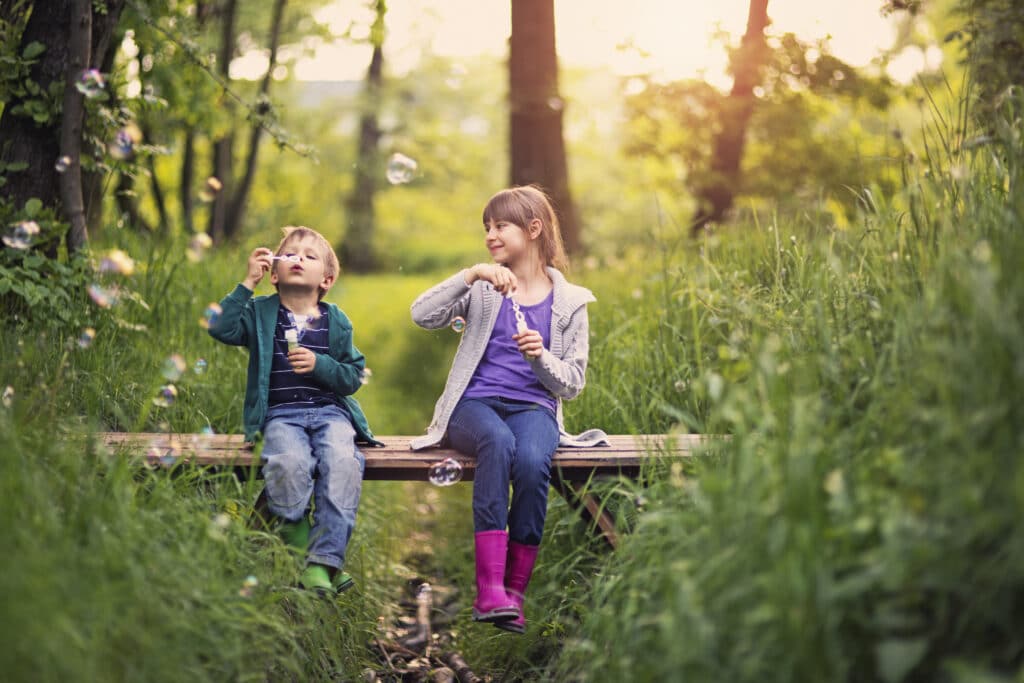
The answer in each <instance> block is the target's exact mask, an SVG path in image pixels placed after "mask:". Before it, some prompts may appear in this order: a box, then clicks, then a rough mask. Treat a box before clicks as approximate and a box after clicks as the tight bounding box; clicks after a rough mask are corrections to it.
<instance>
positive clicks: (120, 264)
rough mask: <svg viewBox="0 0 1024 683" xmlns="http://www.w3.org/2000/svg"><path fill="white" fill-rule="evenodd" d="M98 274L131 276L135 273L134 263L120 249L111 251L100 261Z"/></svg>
mask: <svg viewBox="0 0 1024 683" xmlns="http://www.w3.org/2000/svg"><path fill="white" fill-rule="evenodd" d="M100 272H101V273H118V274H120V275H131V274H133V273H134V272H135V261H134V260H132V257H131V256H129V255H128V254H126V253H125V252H123V251H121V250H120V249H111V250H110V251H108V252H107V253H106V254H105V255H104V256H103V259H102V260H101V261H100Z"/></svg>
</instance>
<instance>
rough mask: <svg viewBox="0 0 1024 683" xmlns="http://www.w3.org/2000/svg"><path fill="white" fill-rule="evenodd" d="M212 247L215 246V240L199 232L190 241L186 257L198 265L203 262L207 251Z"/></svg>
mask: <svg viewBox="0 0 1024 683" xmlns="http://www.w3.org/2000/svg"><path fill="white" fill-rule="evenodd" d="M211 246H213V239H212V238H211V237H210V236H209V235H207V234H206V233H205V232H197V233H196V234H194V235H192V239H190V240H189V241H188V249H187V250H186V251H185V255H186V256H188V260H189V261H191V262H193V263H196V262H198V261H201V260H202V258H203V255H204V254H206V250H207V249H209V248H210V247H211Z"/></svg>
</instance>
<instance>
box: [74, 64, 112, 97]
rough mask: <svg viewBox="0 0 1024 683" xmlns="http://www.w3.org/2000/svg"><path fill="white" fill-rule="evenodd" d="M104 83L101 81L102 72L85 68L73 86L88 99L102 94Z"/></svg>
mask: <svg viewBox="0 0 1024 683" xmlns="http://www.w3.org/2000/svg"><path fill="white" fill-rule="evenodd" d="M105 85H106V84H105V83H104V81H103V74H101V73H100V72H99V70H98V69H86V70H85V71H83V72H82V73H81V75H79V77H78V80H77V81H75V87H76V88H77V89H78V92H80V93H82V94H83V95H85V96H86V97H88V98H89V99H90V100H91V99H95V98H97V97H99V96H100V95H102V94H103V88H104V86H105Z"/></svg>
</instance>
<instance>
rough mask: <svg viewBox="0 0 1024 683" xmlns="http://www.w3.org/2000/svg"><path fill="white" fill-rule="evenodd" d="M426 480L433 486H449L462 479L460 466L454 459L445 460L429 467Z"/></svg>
mask: <svg viewBox="0 0 1024 683" xmlns="http://www.w3.org/2000/svg"><path fill="white" fill-rule="evenodd" d="M427 478H428V479H429V480H430V483H431V484H434V485H435V486H451V485H452V484H454V483H456V482H458V481H459V480H460V479H462V464H461V463H460V462H459V461H458V460H456V459H455V458H445V459H444V460H442V461H441V462H436V463H434V464H433V465H431V466H430V470H429V471H428V473H427Z"/></svg>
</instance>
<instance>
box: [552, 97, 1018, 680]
mask: <svg viewBox="0 0 1024 683" xmlns="http://www.w3.org/2000/svg"><path fill="white" fill-rule="evenodd" d="M1022 104H1024V99H1022V98H1021V97H1020V96H1019V94H1016V95H1014V94H1012V93H1011V96H1009V97H1007V98H1006V100H1005V101H1004V102H1003V120H1002V122H1001V123H1000V124H999V125H998V126H997V128H996V129H995V130H993V131H983V133H984V134H985V137H980V135H978V134H972V132H971V130H970V128H969V126H968V124H967V121H968V119H967V117H966V115H965V113H964V112H965V110H963V109H958V110H953V111H951V112H948V113H947V112H941V111H936V112H934V114H935V121H936V123H935V124H934V125H933V126H930V127H929V128H928V130H927V131H926V141H927V148H926V150H925V151H924V153H922V152H921V151H920V150H918V153H917V159H919V160H920V161H917V162H916V163H914V164H913V165H911V164H908V167H907V184H906V187H905V188H904V190H903V192H902V194H900V195H899V196H897V197H895V198H893V199H892V200H891V201H890V202H888V203H886V202H884V201H883V200H882V199H881V198H880V197H879V196H878V195H877V193H872V192H871V191H870V190H864V191H863V192H862V202H863V205H864V215H863V218H862V222H861V224H860V225H859V226H855V227H853V228H851V229H850V230H849V231H848V232H843V233H840V232H836V231H833V230H830V229H829V228H828V226H817V225H801V224H799V223H798V222H788V221H783V220H781V219H778V220H772V221H771V222H769V223H768V224H767V225H761V226H756V228H755V229H751V230H747V231H744V232H743V233H733V234H725V235H720V236H718V237H710V238H708V239H707V240H706V241H705V243H704V245H703V252H702V254H701V255H700V256H699V257H693V256H687V255H683V254H680V255H679V257H678V260H677V259H676V258H673V259H671V262H672V266H671V267H668V268H660V269H659V268H653V269H652V271H651V272H649V274H648V276H647V277H645V278H643V281H642V282H641V283H640V284H638V285H637V286H638V290H637V294H636V296H637V299H634V300H632V301H631V299H630V297H629V296H628V295H627V296H623V294H622V290H623V287H622V286H621V283H615V284H612V283H609V285H608V289H607V290H606V291H605V292H604V297H603V298H602V301H603V303H604V305H603V307H602V312H606V311H607V310H608V308H611V309H612V310H614V311H616V314H615V315H613V316H608V315H607V314H606V315H605V316H604V322H599V323H598V326H597V327H596V333H597V334H598V335H599V336H600V337H601V339H602V341H603V343H602V342H597V343H595V344H594V349H595V353H594V354H593V355H592V358H593V368H594V372H593V375H592V384H594V383H596V384H598V385H599V388H598V390H596V391H595V390H594V389H593V387H592V388H591V390H590V391H589V393H585V394H584V397H583V398H582V399H581V401H580V403H579V406H578V408H577V409H576V412H575V413H574V417H575V419H577V420H579V421H580V422H587V423H590V422H601V421H603V422H604V423H605V424H606V425H609V426H612V427H613V429H616V430H617V429H619V428H626V429H635V430H637V431H648V430H652V431H660V430H661V429H662V428H669V427H671V426H672V425H675V424H678V425H679V426H680V427H681V428H682V429H685V430H690V429H696V430H698V431H703V432H709V433H728V434H730V435H731V440H730V441H728V442H727V443H725V444H716V445H715V447H714V453H713V454H712V455H711V456H710V457H707V458H705V459H703V460H700V459H699V460H697V461H696V462H694V463H692V464H690V465H689V466H688V467H685V468H683V467H679V466H674V467H667V466H663V467H661V468H659V469H656V470H652V472H651V473H649V476H648V478H647V481H646V484H647V485H646V487H645V488H643V489H642V490H640V489H636V490H635V491H633V493H635V494H636V495H641V496H642V499H643V501H644V510H643V511H642V512H640V513H635V512H634V513H633V514H632V515H631V519H632V520H633V521H634V530H633V533H631V534H630V535H629V536H628V537H627V538H626V541H625V543H624V545H623V547H622V548H620V549H619V550H618V551H617V552H615V553H614V554H613V556H612V557H611V558H610V560H609V561H608V562H607V563H606V564H605V566H604V568H603V571H602V573H601V575H600V577H599V578H598V579H597V580H596V581H595V582H594V587H593V594H592V598H591V600H590V602H589V604H588V605H587V606H586V608H585V609H584V611H585V615H584V617H583V619H582V622H581V624H580V626H579V629H578V631H577V633H575V634H574V637H573V638H571V639H569V640H567V645H568V647H567V648H566V650H565V652H564V654H563V655H562V656H561V657H560V658H559V659H558V661H557V663H556V664H555V666H554V668H553V671H554V673H552V674H551V676H552V678H553V679H554V680H581V681H583V680H585V681H619V680H638V681H641V680H642V681H655V680H702V681H707V680H714V681H723V680H728V681H772V680H778V681H795V680H799V681H821V680H857V681H862V680H878V681H904V680H907V681H924V680H929V681H930V680H950V681H969V680H970V681H973V680H991V681H995V680H1019V678H1020V676H1021V675H1022V674H1024V639H1022V637H1021V635H1020V634H1021V633H1024V628H1022V627H1024V623H1022V621H1021V614H1022V613H1024V612H1022V611H1021V605H1022V600H1024V571H1022V569H1021V567H1022V566H1024V564H1022V560H1024V535H1022V533H1021V531H1020V525H1019V519H1020V517H1021V513H1022V511H1024V470H1022V469H1021V467H1020V465H1019V461H1020V458H1019V456H1020V453H1021V448H1022V445H1024V428H1022V425H1024V409H1022V408H1021V403H1020V400H1019V397H1020V395H1021V390H1022V388H1024V316H1022V311H1021V310H1020V307H1021V301H1024V279H1022V277H1021V274H1020V264H1021V263H1024V232H1022V229H1024V220H1022V216H1024V198H1022V194H1021V192H1020V187H1021V180H1022V177H1021V169H1022V161H1024V153H1022V148H1021V146H1020V139H1021V134H1022V132H1024V129H1022V124H1021V107H1022ZM972 135H973V136H972ZM595 287H596V288H597V289H601V284H600V282H598V283H595ZM609 302H610V303H611V306H609V305H608V304H609ZM644 302H650V303H644ZM638 307H642V311H643V312H642V313H640V314H637V308H638ZM597 319H598V320H599V321H600V320H601V316H597ZM602 418H603V420H602ZM621 488H622V487H620V490H621ZM627 490H628V488H627Z"/></svg>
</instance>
